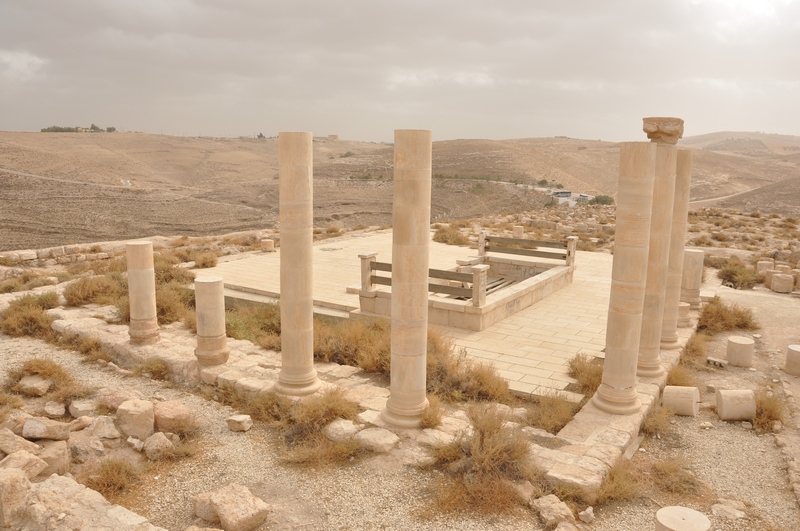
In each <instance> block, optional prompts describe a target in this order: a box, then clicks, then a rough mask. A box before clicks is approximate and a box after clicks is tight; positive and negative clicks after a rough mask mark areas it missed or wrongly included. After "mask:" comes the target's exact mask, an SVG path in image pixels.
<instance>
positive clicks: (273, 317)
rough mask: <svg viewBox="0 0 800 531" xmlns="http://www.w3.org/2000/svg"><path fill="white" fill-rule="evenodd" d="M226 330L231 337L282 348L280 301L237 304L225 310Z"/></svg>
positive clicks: (270, 347) (276, 348) (264, 345)
mask: <svg viewBox="0 0 800 531" xmlns="http://www.w3.org/2000/svg"><path fill="white" fill-rule="evenodd" d="M225 331H226V333H227V335H228V336H229V337H233V338H235V339H246V340H248V341H250V342H252V343H254V344H256V345H259V346H262V347H264V348H266V349H274V350H280V344H281V343H280V341H281V337H280V334H281V309H280V306H279V305H278V303H273V304H240V305H237V306H236V307H235V308H233V309H232V310H230V311H227V312H225Z"/></svg>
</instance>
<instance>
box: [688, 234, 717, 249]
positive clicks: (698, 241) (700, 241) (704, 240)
mask: <svg viewBox="0 0 800 531" xmlns="http://www.w3.org/2000/svg"><path fill="white" fill-rule="evenodd" d="M689 244H690V245H695V246H697V247H714V242H713V241H712V240H711V238H709V237H708V236H707V235H705V234H702V235H700V236H697V237H696V238H692V239H691V240H689Z"/></svg>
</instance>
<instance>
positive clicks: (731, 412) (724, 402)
mask: <svg viewBox="0 0 800 531" xmlns="http://www.w3.org/2000/svg"><path fill="white" fill-rule="evenodd" d="M716 398H717V415H718V416H719V418H720V420H752V419H754V418H755V416H756V397H755V393H753V390H752V389H735V390H725V389H720V390H718V391H717V396H716Z"/></svg>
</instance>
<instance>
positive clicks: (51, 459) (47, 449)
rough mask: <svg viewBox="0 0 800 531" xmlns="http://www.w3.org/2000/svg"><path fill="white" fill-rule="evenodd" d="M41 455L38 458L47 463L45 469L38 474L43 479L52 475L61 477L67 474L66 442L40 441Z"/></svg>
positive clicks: (68, 459)
mask: <svg viewBox="0 0 800 531" xmlns="http://www.w3.org/2000/svg"><path fill="white" fill-rule="evenodd" d="M42 447H43V448H42V453H40V454H39V457H40V458H41V459H42V461H44V462H45V463H47V468H45V469H44V470H42V471H41V472H39V476H40V477H43V478H47V477H50V476H51V475H53V474H58V475H59V476H63V475H64V474H66V473H67V472H69V463H70V451H69V444H67V441H42Z"/></svg>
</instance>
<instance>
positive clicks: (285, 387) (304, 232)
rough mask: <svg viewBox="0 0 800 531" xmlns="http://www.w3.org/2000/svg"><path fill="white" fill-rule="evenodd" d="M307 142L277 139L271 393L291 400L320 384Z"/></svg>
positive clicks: (295, 137) (296, 136)
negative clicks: (277, 263) (277, 320)
mask: <svg viewBox="0 0 800 531" xmlns="http://www.w3.org/2000/svg"><path fill="white" fill-rule="evenodd" d="M312 141H313V136H312V134H311V133H279V135H278V176H279V184H278V190H279V194H280V197H279V205H280V235H281V248H280V255H281V298H280V305H281V372H280V375H279V376H278V382H277V383H276V384H275V389H276V391H278V392H281V393H284V394H287V395H295V396H302V395H308V394H311V393H313V392H315V391H316V390H317V389H319V387H320V385H321V382H320V381H319V379H318V378H317V371H316V370H315V369H314V300H313V285H312V280H313V263H312V255H311V252H312V245H313V241H314V236H313V231H314V227H313V224H314V213H313V203H314V201H313V182H312V181H313V176H314V171H313V151H312Z"/></svg>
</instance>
